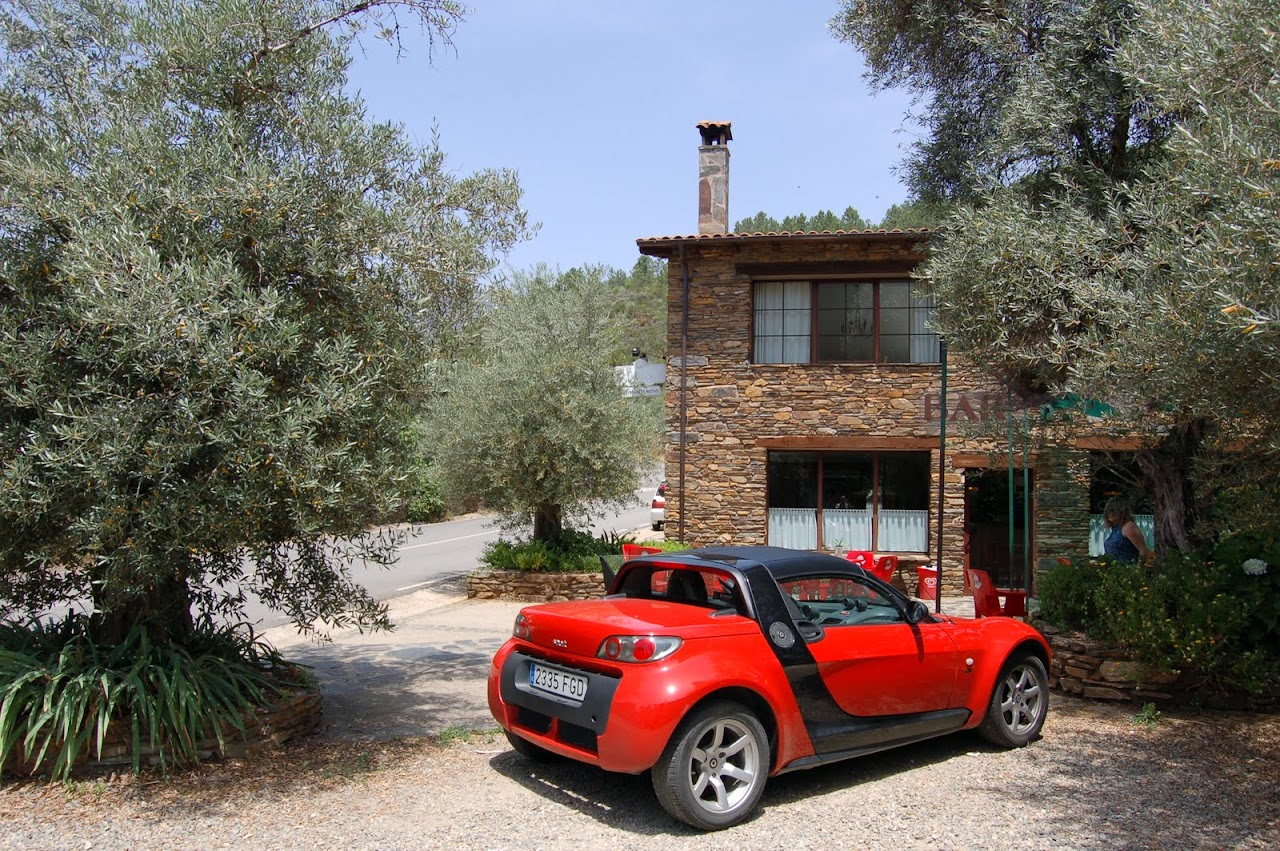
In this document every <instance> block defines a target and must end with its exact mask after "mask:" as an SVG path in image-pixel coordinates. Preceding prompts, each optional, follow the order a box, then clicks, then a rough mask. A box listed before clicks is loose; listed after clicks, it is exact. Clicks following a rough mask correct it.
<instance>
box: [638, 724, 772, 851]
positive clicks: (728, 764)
mask: <svg viewBox="0 0 1280 851" xmlns="http://www.w3.org/2000/svg"><path fill="white" fill-rule="evenodd" d="M652 776H653V791H654V793H655V794H656V795H657V796H658V802H659V803H661V804H662V806H663V808H664V809H665V810H666V811H667V812H668V813H670V814H671V815H672V816H673V817H674V818H676V819H679V820H680V821H682V822H684V823H685V824H688V825H691V826H693V827H696V828H699V829H701V830H720V829H722V828H726V827H731V826H733V825H735V824H737V823H738V822H740V821H742V820H743V819H745V818H746V817H747V816H749V815H751V813H752V811H753V810H754V809H755V808H756V805H757V804H758V803H759V802H760V796H761V795H762V794H764V784H765V781H766V780H767V779H768V777H769V737H768V735H767V734H766V733H765V731H764V727H763V726H762V725H761V724H760V721H759V719H757V718H756V716H755V715H753V714H752V713H751V712H750V711H749V710H747V709H746V708H745V707H743V706H741V705H739V704H737V703H731V702H728V701H719V702H716V703H710V704H707V705H706V706H703V707H701V708H699V709H697V710H695V711H694V712H692V713H691V714H690V715H689V717H688V718H686V719H685V720H684V722H683V723H681V725H680V727H679V728H678V729H677V730H676V732H675V735H673V736H672V737H671V741H670V742H668V743H667V747H666V750H664V751H663V752H662V758H661V760H660V761H659V762H658V764H657V765H655V766H654V767H653V772H652Z"/></svg>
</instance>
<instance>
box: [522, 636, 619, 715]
mask: <svg viewBox="0 0 1280 851" xmlns="http://www.w3.org/2000/svg"><path fill="white" fill-rule="evenodd" d="M534 662H537V663H538V664H539V665H545V664H547V663H546V662H543V661H542V660H541V659H534V658H532V657H530V656H526V655H524V654H523V653H520V652H519V651H516V652H514V653H512V654H511V655H510V656H508V657H507V660H506V661H505V662H503V663H502V678H501V680H500V688H501V694H502V700H503V702H504V703H507V704H509V705H511V706H522V707H525V708H526V709H532V710H534V711H535V712H540V713H542V714H543V715H548V716H550V717H552V718H559V719H560V720H562V721H568V722H569V723H570V724H577V725H578V726H579V727H585V728H586V729H588V730H590V731H591V732H593V733H595V734H596V735H600V734H601V733H603V732H604V728H605V727H606V726H608V724H609V710H610V708H611V707H612V706H613V694H614V692H616V691H617V690H618V683H619V682H621V681H620V680H619V679H618V678H616V677H607V676H605V675H604V674H596V673H592V672H591V671H583V670H581V669H579V668H569V667H568V666H567V665H555V664H553V665H552V667H555V668H563V669H566V670H572V671H573V672H574V673H575V674H581V675H582V676H584V677H586V678H587V696H586V698H585V699H583V701H582V702H581V703H577V702H575V701H572V700H569V699H568V698H563V697H557V696H556V695H552V694H544V693H543V692H540V691H535V690H534V689H533V688H531V687H530V685H529V666H530V664H532V663H534Z"/></svg>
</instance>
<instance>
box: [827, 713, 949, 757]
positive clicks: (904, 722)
mask: <svg viewBox="0 0 1280 851" xmlns="http://www.w3.org/2000/svg"><path fill="white" fill-rule="evenodd" d="M844 717H845V720H844V722H843V723H838V724H813V725H810V727H809V735H810V736H811V737H813V740H814V741H813V744H814V750H815V751H817V752H818V753H820V754H825V753H833V752H838V751H860V750H864V749H867V748H870V749H873V750H879V749H880V748H885V747H893V746H894V745H899V744H905V743H907V742H914V741H919V740H920V739H928V738H932V737H933V736H941V735H942V734H943V733H950V732H952V731H954V730H959V729H960V728H961V727H963V726H964V725H965V722H966V721H968V720H969V710H967V709H944V710H941V711H939V712H921V713H919V714H916V715H888V716H882V717H878V718H857V717H855V716H853V715H845V716H844Z"/></svg>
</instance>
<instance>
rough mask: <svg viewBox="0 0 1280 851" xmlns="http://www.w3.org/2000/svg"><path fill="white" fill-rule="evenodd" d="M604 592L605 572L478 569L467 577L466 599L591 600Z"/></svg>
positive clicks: (519, 600) (533, 601) (526, 601)
mask: <svg viewBox="0 0 1280 851" xmlns="http://www.w3.org/2000/svg"><path fill="white" fill-rule="evenodd" d="M603 593H604V574H603V573H527V572H525V571H521V570H478V571H474V572H472V573H470V574H468V576H467V596H468V597H473V598H477V599H480V600H515V601H516V602H519V603H547V602H553V601H556V600H590V599H593V598H595V597H599V596H600V595H601V594H603Z"/></svg>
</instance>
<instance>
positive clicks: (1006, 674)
mask: <svg viewBox="0 0 1280 851" xmlns="http://www.w3.org/2000/svg"><path fill="white" fill-rule="evenodd" d="M1048 714H1049V674H1048V673H1047V672H1046V671H1045V669H1044V663H1043V662H1041V661H1040V657H1039V656H1036V655H1035V654H1034V653H1026V652H1023V653H1018V654H1016V655H1014V656H1011V657H1010V658H1009V661H1008V662H1006V663H1005V666H1004V669H1003V670H1001V671H1000V677H999V678H998V679H997V680H996V685H995V688H993V689H992V690H991V702H990V703H989V704H988V705H987V717H986V718H984V719H983V720H982V726H980V727H979V728H978V732H979V733H980V734H981V735H982V737H983V738H984V739H986V740H987V741H989V742H992V743H994V744H997V745H1000V746H1001V747H1006V748H1020V747H1022V746H1023V745H1025V744H1027V742H1030V741H1031V740H1032V739H1034V738H1035V737H1036V736H1038V735H1039V734H1040V728H1041V727H1043V726H1044V719H1045V717H1046V716H1047V715H1048Z"/></svg>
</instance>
